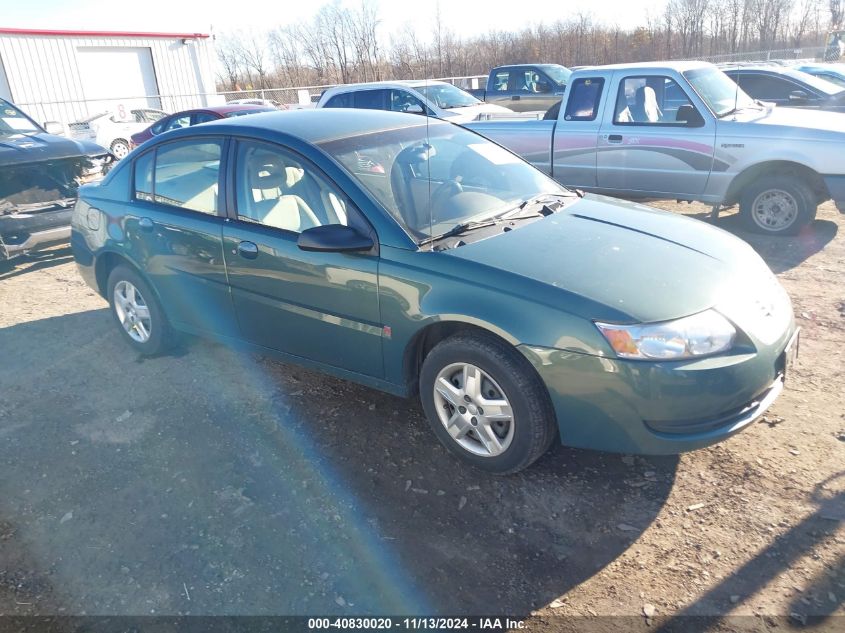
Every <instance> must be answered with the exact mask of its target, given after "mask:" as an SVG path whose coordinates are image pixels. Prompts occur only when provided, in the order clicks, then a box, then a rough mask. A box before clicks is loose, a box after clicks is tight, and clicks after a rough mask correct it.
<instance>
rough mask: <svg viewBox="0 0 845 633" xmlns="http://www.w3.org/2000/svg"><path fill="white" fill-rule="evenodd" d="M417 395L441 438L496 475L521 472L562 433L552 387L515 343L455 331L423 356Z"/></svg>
mask: <svg viewBox="0 0 845 633" xmlns="http://www.w3.org/2000/svg"><path fill="white" fill-rule="evenodd" d="M420 399H421V400H422V405H423V409H424V410H425V413H426V417H427V418H428V422H429V424H430V425H431V428H432V430H433V431H434V433H435V435H437V438H438V439H439V440H440V442H441V443H442V444H443V445H444V446H445V447H446V448H447V449H448V450H449V451H450V452H451V453H453V454H454V455H456V456H457V457H458V458H460V459H461V460H463V461H465V462H467V463H470V464H472V465H474V466H476V467H478V468H481V469H483V470H486V471H489V472H492V473H496V474H502V475H504V474H510V473H515V472H517V471H520V470H522V469H523V468H526V467H528V466H530V465H531V464H532V463H533V462H535V461H536V460H537V459H538V458H539V457H540V456H541V455H542V454H543V453H545V452H546V451H547V450H548V448H549V445H550V444H551V443H552V440H553V439H554V438H555V435H556V432H557V423H556V420H555V414H554V410H553V409H552V404H551V400H550V399H549V394H548V391H547V390H546V388H545V386H544V385H543V384H542V382H541V381H540V379H539V377H537V375H536V373H535V372H534V368H533V367H531V365H530V364H529V363H528V361H527V360H525V359H524V358H523V357H522V356H521V355H520V354H519V352H517V351H516V350H515V349H514V348H513V347H511V346H509V345H508V344H506V343H504V342H503V341H499V340H498V339H495V338H493V337H490V336H484V335H479V334H456V335H454V336H451V337H449V338H447V339H445V340H443V341H441V342H440V343H438V344H437V345H436V346H435V347H434V349H432V350H431V352H429V354H428V355H427V356H426V357H425V360H424V361H423V364H422V369H421V371H420Z"/></svg>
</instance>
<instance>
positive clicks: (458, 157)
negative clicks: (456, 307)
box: [320, 121, 572, 241]
mask: <svg viewBox="0 0 845 633" xmlns="http://www.w3.org/2000/svg"><path fill="white" fill-rule="evenodd" d="M320 147H321V148H322V149H323V150H324V151H326V152H327V153H328V154H330V155H331V156H332V157H333V158H335V159H336V160H337V161H339V162H340V163H341V164H342V165H343V166H344V167H345V168H346V170H347V171H349V173H350V174H351V175H352V176H353V177H354V178H355V179H356V180H357V181H358V182H359V183H360V184H361V185H362V186H363V187H364V188H365V189H366V190H367V191H369V192H370V193H371V194H372V195H373V197H374V198H375V199H376V200H378V202H379V203H381V205H382V206H383V207H384V208H385V209H386V210H387V211H388V212H389V213H390V214H391V215H392V216H393V217H394V218H395V219H396V220H397V221H398V222H399V224H400V225H402V227H403V228H404V229H405V230H406V231H407V232H408V234H409V235H411V236H412V237H413V238H414V239H416V240H417V241H420V240H423V239H426V238H428V237H431V236H437V235H442V234H443V233H445V232H446V231H448V230H450V229H452V228H453V227H455V226H456V225H458V224H461V223H463V222H467V221H469V220H484V219H487V218H492V217H493V216H496V215H499V214H502V213H505V212H507V211H510V210H511V209H514V208H515V207H516V206H518V205H519V204H521V203H522V202H525V201H526V200H530V199H531V198H534V197H536V196H538V195H542V194H560V195H566V196H569V195H572V194H570V193H569V192H568V191H567V190H565V189H564V188H563V187H561V186H560V185H559V184H558V183H556V182H555V181H554V180H552V179H551V178H549V177H548V176H546V175H545V174H543V173H542V172H540V171H538V170H537V169H535V168H534V167H532V166H531V165H529V164H528V163H526V162H525V161H523V160H522V159H521V158H519V157H518V156H516V155H514V154H512V153H510V152H509V151H507V150H505V149H503V148H502V147H500V146H499V145H496V144H494V143H491V142H490V141H488V140H486V139H484V138H483V137H481V136H479V135H477V134H475V133H473V132H470V131H468V130H465V129H463V128H461V127H458V126H456V125H452V124H450V123H435V122H433V121H431V122H430V123H429V125H428V126H426V125H425V124H424V123H423V124H421V125H413V126H408V127H402V128H398V129H393V130H388V131H379V132H374V133H369V134H364V135H360V136H352V137H349V138H343V139H338V140H332V141H327V142H325V143H321V144H320Z"/></svg>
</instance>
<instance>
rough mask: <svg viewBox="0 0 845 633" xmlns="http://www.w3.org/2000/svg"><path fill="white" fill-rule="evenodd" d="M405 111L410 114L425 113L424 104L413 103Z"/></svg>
mask: <svg viewBox="0 0 845 633" xmlns="http://www.w3.org/2000/svg"><path fill="white" fill-rule="evenodd" d="M405 112H407V113H408V114H425V110H423V108H422V106H421V105H420V104H419V103H411V104H409V105H408V107H407V108H405Z"/></svg>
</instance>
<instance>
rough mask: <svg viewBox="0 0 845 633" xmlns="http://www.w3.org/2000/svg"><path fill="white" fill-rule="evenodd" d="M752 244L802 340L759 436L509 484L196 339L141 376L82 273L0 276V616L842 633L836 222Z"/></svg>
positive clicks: (285, 369) (370, 411)
mask: <svg viewBox="0 0 845 633" xmlns="http://www.w3.org/2000/svg"><path fill="white" fill-rule="evenodd" d="M660 206H664V207H665V208H672V209H674V210H676V211H681V212H685V213H691V214H702V215H703V214H704V213H705V211H706V210H705V209H704V208H703V207H701V206H696V205H684V206H683V207H679V205H674V204H661V205H660ZM719 224H720V225H721V226H723V227H725V228H727V229H728V230H733V231H737V229H736V228H735V227H736V222H735V218H734V217H725V218H724V219H723V220H720V222H719ZM741 235H742V237H744V238H746V239H749V241H751V243H752V244H753V246H754V247H755V248H757V249H758V251H759V252H760V253H761V255H762V256H763V257H764V258H765V259H766V261H767V262H768V263H769V265H770V266H771V267H772V268H773V270H775V272H777V273H778V275H779V277H780V279H781V280H782V282H783V284H784V285H785V287H786V288H787V290H788V291H789V293H790V294H791V296H792V299H793V302H794V305H795V312H796V315H797V318H798V321H799V323H800V325H801V326H802V328H803V334H802V343H801V354H800V363H799V366H798V368H797V370H796V372H795V373H794V375H792V376H790V381H789V384H788V388H787V390H786V391H785V392H784V394H783V396H782V397H781V398H780V399H779V400H778V401H777V403H776V404H775V405H774V407H773V408H772V409H771V410H770V411H769V413H768V414H767V415H766V416H765V418H764V419H763V420H762V421H761V422H760V423H758V424H756V425H754V426H753V427H752V428H750V429H748V430H746V431H745V432H744V433H741V434H740V435H739V436H736V437H734V438H732V439H731V440H729V441H727V442H724V443H723V444H720V445H718V446H714V447H712V448H709V449H705V450H701V451H698V452H695V453H692V454H686V455H682V456H680V457H671V458H659V459H642V458H640V457H631V456H621V455H611V454H599V453H593V452H588V451H578V450H571V449H566V448H557V449H555V450H553V451H552V452H551V453H550V454H549V455H548V456H546V457H545V458H543V459H542V460H541V461H540V462H539V463H538V464H537V465H536V466H534V467H533V468H531V469H530V470H529V471H527V472H525V473H523V474H520V475H517V476H514V477H509V478H491V477H489V476H485V475H484V474H481V473H479V472H476V471H473V470H470V469H468V468H466V467H463V466H461V465H460V464H458V463H457V462H455V461H454V460H453V459H451V458H450V457H449V456H448V455H447V454H446V452H445V450H444V449H442V448H440V446H439V445H438V444H437V442H436V440H435V438H434V436H433V435H432V434H431V433H430V432H429V430H428V429H427V426H426V422H425V420H424V419H423V417H422V414H421V410H420V407H419V405H418V404H417V403H416V402H408V401H404V400H401V399H398V398H394V397H391V396H387V395H384V394H382V393H380V392H376V391H373V390H370V389H367V388H365V387H359V386H356V385H353V384H349V383H346V382H343V381H340V380H335V379H332V378H327V377H324V376H320V375H317V374H314V373H310V372H308V371H305V370H302V369H298V368H294V367H289V366H284V365H281V364H278V363H276V362H272V361H269V360H266V359H261V358H256V357H251V356H247V355H242V354H239V353H236V352H233V351H231V350H228V349H226V348H223V347H220V346H217V345H213V344H209V343H206V342H203V341H189V342H187V343H186V344H185V345H184V346H183V348H182V349H181V350H180V351H179V352H178V353H176V354H174V355H171V356H167V357H161V358H155V359H147V360H143V359H141V358H138V357H136V356H135V355H133V354H132V353H131V352H130V351H129V349H128V347H127V346H126V345H125V344H124V343H123V342H122V341H121V340H120V338H119V337H118V333H117V331H116V330H115V328H114V325H113V324H112V322H111V321H110V317H109V314H108V312H107V310H106V303H105V301H103V300H102V299H101V298H99V297H98V296H96V295H95V294H94V293H93V292H92V291H90V290H89V289H88V288H87V287H86V286H85V285H84V284H83V283H82V281H81V280H80V279H79V277H78V276H77V274H76V271H75V268H74V265H73V262H72V260H71V258H70V254H69V251H68V250H66V249H64V250H63V249H58V250H54V251H52V252H49V253H47V254H44V255H42V256H40V257H37V258H31V259H29V260H26V261H21V262H18V264H17V265H16V266H14V267H10V266H6V267H4V268H2V269H0V306H2V307H1V308H0V364H2V366H1V367H0V469H1V470H0V472H2V477H0V613H4V614H105V615H114V614H133V615H144V614H168V615H174V614H212V615H213V614H254V615H271V614H364V613H392V614H402V613H429V614H430V613H475V614H488V613H496V614H510V615H512V616H519V617H529V618H530V620H529V622H530V624H531V628H534V629H538V630H574V629H576V628H580V629H583V628H585V627H592V628H591V629H590V630H604V629H607V630H612V629H613V628H614V627H617V626H618V625H619V624H620V623H621V622H623V620H617V619H610V618H604V617H600V616H607V615H617V616H629V617H628V618H627V619H626V620H624V622H626V623H627V625H628V628H634V629H638V628H641V629H642V630H652V631H653V630H662V629H663V627H662V625H663V624H667V621H666V618H667V616H675V615H686V616H695V615H711V616H731V619H726V620H722V621H720V620H718V619H715V620H714V619H710V620H707V621H706V626H707V627H710V628H713V629H714V630H716V629H718V630H723V629H724V630H728V629H730V630H733V628H748V629H750V630H760V631H764V630H772V629H775V628H779V629H780V630H784V629H788V628H790V627H792V626H796V625H799V624H800V623H801V622H802V621H803V620H804V619H805V618H807V617H810V618H811V619H810V624H811V625H813V627H814V630H834V629H838V630H840V631H841V630H845V626H843V624H845V617H843V616H845V608H843V602H845V523H843V521H845V473H843V470H844V469H843V466H845V358H843V349H845V284H843V281H845V216H842V215H840V214H839V213H837V212H836V211H835V209H834V208H833V207H832V206H831V205H825V206H823V207H822V208H821V209H820V210H819V219H818V220H817V221H816V222H815V223H814V224H813V226H812V227H810V228H809V229H808V230H807V231H806V232H805V233H804V234H802V235H801V236H799V237H797V238H794V239H788V238H779V239H772V238H760V237H755V236H750V235H746V234H741ZM645 613H647V614H649V615H651V614H652V613H653V618H650V619H649V620H647V619H646V617H645V615H644V614H645ZM562 616H581V617H577V618H570V617H562ZM733 616H755V617H744V618H743V617H737V618H733ZM812 616H818V617H817V618H816V619H812ZM692 621H693V620H685V622H687V623H689V622H692ZM668 624H671V620H670V621H669V623H668ZM684 628H689V627H687V626H686V625H685V626H684ZM808 628H809V627H808Z"/></svg>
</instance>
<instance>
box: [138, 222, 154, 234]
mask: <svg viewBox="0 0 845 633" xmlns="http://www.w3.org/2000/svg"><path fill="white" fill-rule="evenodd" d="M154 226H155V225H154V224H153V221H152V220H150V219H149V218H141V219H140V220H138V228H139V229H141V230H142V231H144V232H146V233H149V232H151V231H152V230H153V227H154Z"/></svg>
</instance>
